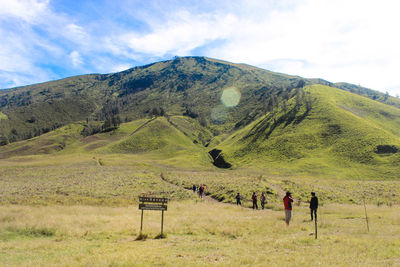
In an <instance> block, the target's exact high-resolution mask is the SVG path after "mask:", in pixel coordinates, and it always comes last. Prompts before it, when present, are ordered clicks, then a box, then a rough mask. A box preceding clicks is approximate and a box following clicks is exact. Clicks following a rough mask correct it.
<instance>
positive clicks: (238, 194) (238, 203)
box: [236, 193, 242, 206]
mask: <svg viewBox="0 0 400 267" xmlns="http://www.w3.org/2000/svg"><path fill="white" fill-rule="evenodd" d="M241 200H242V196H241V195H240V193H237V195H236V205H240V206H241V205H242V201H241Z"/></svg>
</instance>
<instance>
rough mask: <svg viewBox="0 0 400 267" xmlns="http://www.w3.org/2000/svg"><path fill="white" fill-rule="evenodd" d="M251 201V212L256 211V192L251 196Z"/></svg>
mask: <svg viewBox="0 0 400 267" xmlns="http://www.w3.org/2000/svg"><path fill="white" fill-rule="evenodd" d="M251 199H252V200H253V210H254V209H256V210H258V205H257V195H256V192H253V195H252V196H251Z"/></svg>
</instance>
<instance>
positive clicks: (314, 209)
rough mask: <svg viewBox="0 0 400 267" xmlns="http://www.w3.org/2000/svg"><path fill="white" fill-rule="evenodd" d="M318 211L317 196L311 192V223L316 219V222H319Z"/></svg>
mask: <svg viewBox="0 0 400 267" xmlns="http://www.w3.org/2000/svg"><path fill="white" fill-rule="evenodd" d="M317 209H318V198H317V197H316V196H315V192H311V200H310V210H311V221H312V220H313V219H314V217H315V221H316V220H317Z"/></svg>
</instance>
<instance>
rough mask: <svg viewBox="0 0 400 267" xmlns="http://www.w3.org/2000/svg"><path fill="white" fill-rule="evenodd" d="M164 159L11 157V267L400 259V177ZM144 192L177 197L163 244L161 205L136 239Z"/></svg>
mask: <svg viewBox="0 0 400 267" xmlns="http://www.w3.org/2000/svg"><path fill="white" fill-rule="evenodd" d="M164 163H170V161H168V160H163V159H160V158H159V157H158V158H153V157H151V156H149V155H147V156H146V157H144V156H143V154H88V153H81V154H79V153H77V154H74V155H70V154H60V155H57V156H55V155H36V156H23V157H13V158H8V159H1V160H0V196H1V197H0V266H43V265H46V266H48V265H50V266H132V265H138V266H165V265H166V266H182V265H188V264H190V265H192V266H204V265H217V266H218V265H220V266H277V265H285V266H299V265H300V266H302V265H324V266H396V265H399V264H400V252H399V250H398V248H399V246H400V242H399V240H398V236H399V234H400V214H399V213H398V209H399V204H400V192H399V190H400V186H399V182H398V181H389V180H383V181H378V180H366V179H347V180H344V179H339V180H338V179H329V178H327V179H326V180H323V179H317V178H310V177H302V176H279V175H276V174H274V173H264V171H262V170H258V169H236V170H218V169H216V168H206V167H203V168H198V167H196V168H194V167H191V168H186V169H185V168H182V167H176V166H175V167H174V166H173V165H168V164H164ZM189 166H190V165H189ZM193 184H205V185H206V193H207V195H208V197H207V198H205V199H203V200H201V199H199V198H198V197H197V196H196V195H195V194H194V193H192V192H191V191H190V190H188V189H189V188H190V187H191V186H192V185H193ZM286 190H291V191H292V192H293V195H294V198H295V200H296V204H295V206H294V214H293V221H292V223H291V225H290V227H286V226H285V222H284V213H283V210H282V203H281V199H282V195H283V194H284V192H285V191H286ZM253 191H256V192H257V193H258V194H259V193H260V192H261V191H264V192H266V193H267V205H266V207H267V209H266V210H263V211H262V210H258V211H254V210H252V209H250V206H251V203H250V195H251V193H252V192H253ZM310 191H316V193H317V196H318V197H319V198H320V204H321V206H320V209H319V232H318V233H319V238H318V240H315V238H314V236H313V232H314V225H313V223H311V222H310V221H309V209H308V204H307V203H306V201H307V200H308V199H309V194H310ZM237 192H241V194H242V195H243V196H244V201H243V204H244V205H243V207H238V206H236V205H232V203H234V196H235V194H236V193H237ZM140 195H148V196H163V197H168V198H170V199H171V201H170V203H169V204H168V211H167V212H166V213H165V215H166V217H165V228H164V229H165V233H166V234H167V238H165V239H156V236H157V235H158V234H159V230H160V219H161V218H160V217H161V214H160V212H158V211H146V212H145V217H144V232H143V233H144V234H145V235H147V239H146V240H142V241H137V240H136V238H137V237H138V235H139V227H140V212H139V210H138V208H137V204H138V203H137V200H138V196H140ZM364 198H365V199H366V202H367V211H368V216H369V226H370V232H368V231H367V227H366V222H365V215H364V206H363V205H362V204H363V200H364ZM217 200H220V201H221V202H219V201H217ZM224 202H225V203H224Z"/></svg>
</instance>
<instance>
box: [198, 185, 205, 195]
mask: <svg viewBox="0 0 400 267" xmlns="http://www.w3.org/2000/svg"><path fill="white" fill-rule="evenodd" d="M203 194H204V184H202V185H200V187H199V197H200V198H203Z"/></svg>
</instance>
